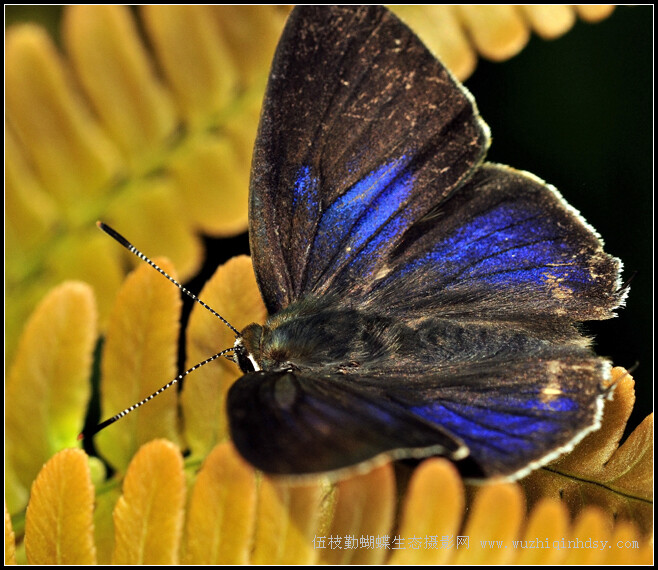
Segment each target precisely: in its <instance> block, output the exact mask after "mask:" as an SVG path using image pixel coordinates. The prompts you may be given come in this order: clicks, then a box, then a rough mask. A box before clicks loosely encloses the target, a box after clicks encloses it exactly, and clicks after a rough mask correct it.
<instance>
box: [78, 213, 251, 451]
mask: <svg viewBox="0 0 658 570" xmlns="http://www.w3.org/2000/svg"><path fill="white" fill-rule="evenodd" d="M96 225H97V226H98V227H99V228H100V229H101V230H103V231H104V232H105V233H106V234H107V235H109V236H110V237H112V238H113V239H115V240H116V241H118V242H119V243H120V244H121V245H122V246H123V247H125V248H126V249H127V250H128V251H129V252H130V253H132V254H133V255H136V256H137V257H139V259H141V260H142V261H145V262H146V263H148V264H149V265H150V266H151V267H152V268H153V269H155V270H156V271H158V273H160V274H161V275H164V276H165V277H166V278H167V279H169V281H171V282H172V283H173V284H174V285H176V287H178V288H179V289H180V290H181V291H182V292H183V293H185V294H186V295H187V296H188V297H191V298H192V299H193V300H194V301H196V302H197V303H199V304H200V305H201V306H202V307H204V308H205V309H207V310H208V311H210V312H211V313H212V314H213V315H215V316H216V317H217V318H218V319H219V320H221V321H222V322H223V323H224V324H225V325H226V326H227V327H228V328H230V329H231V330H232V331H233V333H234V334H235V337H236V338H239V337H240V332H239V331H238V329H236V328H235V327H234V326H233V325H232V324H231V323H229V322H228V321H227V320H226V319H225V318H224V317H222V316H221V315H220V314H219V313H218V312H217V311H215V310H214V309H212V308H211V307H209V306H208V305H207V304H206V303H204V302H203V301H202V300H201V299H199V298H198V297H197V296H196V295H195V294H194V293H191V292H190V291H188V290H187V289H186V288H185V287H183V286H182V285H181V284H180V283H179V282H178V281H176V280H175V279H174V278H173V277H172V276H171V275H169V274H168V273H167V272H166V271H164V270H163V269H162V268H161V267H159V266H158V265H156V264H155V263H154V262H153V261H151V260H150V259H149V258H148V257H146V256H145V255H144V254H143V253H142V252H141V251H139V250H138V249H137V248H136V247H135V246H134V245H133V244H131V243H130V242H129V241H128V240H127V239H126V238H125V237H123V236H122V235H121V234H120V233H119V232H117V231H116V230H114V229H112V228H111V227H110V226H108V225H107V224H104V223H103V222H96ZM234 350H235V349H234V347H230V348H226V349H224V350H222V351H221V352H218V353H217V354H215V355H213V356H211V357H210V358H207V359H206V360H204V361H203V362H199V363H198V364H195V365H194V366H192V368H190V369H189V370H186V371H185V372H183V373H181V374H179V375H178V376H177V377H176V378H174V379H173V380H171V381H170V382H167V384H165V385H164V386H163V387H162V388H160V389H159V390H156V391H155V392H153V394H151V395H150V396H147V397H146V398H144V399H143V400H141V401H140V402H137V403H136V404H133V405H132V406H130V407H128V408H126V409H125V410H123V411H122V412H119V413H118V414H117V415H115V416H112V417H111V418H109V419H107V420H105V421H104V422H101V423H100V424H98V425H97V426H96V427H94V428H92V429H91V430H87V431H86V432H82V433H81V434H80V435H79V436H78V439H79V440H80V439H83V438H88V437H92V436H94V435H95V434H97V433H98V432H99V431H101V430H102V429H105V428H106V427H107V426H109V425H111V424H113V423H114V422H116V421H118V420H120V419H121V418H123V417H124V416H126V415H127V414H129V413H130V412H132V411H133V410H136V409H137V408H139V407H140V406H143V405H144V404H146V402H149V401H150V400H152V399H153V398H155V397H156V396H158V395H160V394H162V392H164V391H165V390H166V389H167V388H171V387H172V386H173V385H174V384H176V383H177V382H180V381H181V380H182V379H183V378H184V377H185V376H187V375H188V374H189V373H190V372H194V371H195V370H196V369H197V368H201V367H202V366H204V365H206V364H208V363H209V362H212V361H213V360H216V359H217V358H219V357H220V356H224V355H225V354H226V353H227V352H233V351H234Z"/></svg>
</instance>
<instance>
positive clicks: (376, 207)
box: [304, 155, 414, 271]
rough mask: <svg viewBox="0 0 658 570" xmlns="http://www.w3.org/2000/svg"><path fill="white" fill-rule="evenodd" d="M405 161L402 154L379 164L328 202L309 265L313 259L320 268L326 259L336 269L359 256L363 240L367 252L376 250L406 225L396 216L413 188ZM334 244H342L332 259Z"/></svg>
mask: <svg viewBox="0 0 658 570" xmlns="http://www.w3.org/2000/svg"><path fill="white" fill-rule="evenodd" d="M408 162H409V160H408V158H407V156H406V155H404V156H402V157H400V158H398V159H396V160H393V161H390V162H388V163H386V164H383V165H382V166H380V167H379V168H378V169H377V170H375V171H374V172H371V173H370V174H368V175H367V176H366V177H365V178H363V179H362V180H360V181H359V182H357V183H356V184H354V186H352V188H350V189H349V190H348V191H347V192H345V193H344V194H343V195H342V196H340V197H339V198H338V199H337V200H336V201H335V202H334V203H333V204H331V206H330V207H329V208H328V209H327V210H326V211H325V212H324V213H323V214H322V218H321V221H320V224H319V225H318V229H317V232H316V236H315V239H314V242H313V247H312V248H311V251H312V252H313V259H312V261H311V263H310V266H311V267H314V266H316V264H315V263H314V262H317V266H320V267H326V264H327V263H328V262H330V263H331V267H330V270H331V271H338V270H340V268H342V267H343V266H344V264H345V263H346V262H347V261H348V260H351V259H354V258H357V257H359V256H360V255H362V253H361V252H360V250H361V248H363V246H364V245H365V244H366V243H368V249H367V251H368V253H371V252H372V251H376V249H377V248H378V247H379V246H381V245H382V244H383V243H387V242H388V241H389V240H390V237H391V236H392V235H394V234H396V233H400V232H401V231H402V230H403V229H404V228H406V227H407V226H408V224H409V222H408V221H407V219H406V218H405V217H404V216H400V215H396V214H398V212H399V211H400V210H403V209H404V207H405V205H406V204H407V202H408V199H409V197H410V196H411V193H412V190H413V180H414V177H413V174H412V173H410V172H406V171H405V169H406V167H407V165H408ZM304 180H305V178H304ZM337 243H341V244H345V245H344V248H343V250H342V251H341V253H340V255H339V256H337V257H336V258H334V259H331V258H328V257H327V256H328V255H329V254H335V244H337ZM363 254H365V251H364V252H363Z"/></svg>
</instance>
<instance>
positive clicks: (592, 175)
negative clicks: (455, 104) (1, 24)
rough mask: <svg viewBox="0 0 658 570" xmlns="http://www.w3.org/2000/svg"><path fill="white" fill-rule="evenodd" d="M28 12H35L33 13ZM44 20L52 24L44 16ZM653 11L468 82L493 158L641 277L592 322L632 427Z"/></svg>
mask: <svg viewBox="0 0 658 570" xmlns="http://www.w3.org/2000/svg"><path fill="white" fill-rule="evenodd" d="M59 10H60V8H59V7H45V6H42V7H7V9H6V16H7V22H6V23H7V24H9V23H10V21H12V20H14V19H19V20H23V19H36V20H41V23H44V24H46V25H47V26H48V27H49V29H50V30H51V31H52V32H53V33H54V34H55V35H57V33H58V26H57V23H56V22H57V16H58V15H59ZM26 11H27V12H26ZM44 14H45V16H44ZM652 42H653V8H652V7H651V6H635V7H618V8H617V9H616V10H615V12H614V13H613V14H612V16H611V17H610V18H609V19H607V20H605V21H603V22H600V23H597V24H587V23H583V22H580V21H579V22H577V24H576V25H575V26H574V28H573V29H572V30H571V31H569V32H568V33H567V34H566V35H565V36H563V37H561V38H558V39H557V40H553V41H545V40H542V39H540V38H538V37H536V36H533V37H532V39H531V40H530V43H529V44H528V46H526V48H525V49H524V50H523V51H522V52H521V53H520V54H519V55H517V56H516V57H515V58H513V59H511V60H508V61H505V62H503V63H490V62H487V61H484V60H480V61H479V62H478V67H477V69H476V71H475V73H474V74H473V75H472V76H471V77H470V78H469V79H468V80H467V81H466V86H467V87H468V89H469V90H470V91H471V92H472V93H473V95H474V96H475V99H476V101H477V104H478V107H479V109H480V113H481V115H482V117H483V118H484V120H485V121H486V122H487V123H488V124H489V126H490V127H491V132H492V136H493V143H492V146H491V149H490V151H489V155H488V159H489V160H491V161H494V162H501V163H503V164H509V165H511V166H513V167H515V168H518V169H523V170H528V171H530V172H533V173H534V174H536V175H538V176H539V177H541V178H543V179H544V180H546V181H547V182H549V183H551V184H553V185H554V186H556V187H557V188H558V190H559V191H560V192H561V193H562V195H563V196H564V197H565V199H566V200H567V201H568V202H569V203H570V204H572V205H573V206H574V207H575V208H576V209H578V210H579V211H580V212H581V214H582V215H583V216H584V217H585V219H586V220H587V221H588V222H589V223H590V224H591V225H592V226H594V228H596V230H597V231H598V232H599V233H600V234H601V236H602V237H603V239H604V241H605V244H606V251H607V252H608V253H610V254H612V255H615V256H617V257H619V258H620V259H622V261H623V263H624V273H623V280H624V281H626V280H628V279H629V278H631V277H633V279H632V283H631V291H630V294H629V296H628V299H627V302H626V307H625V308H624V309H621V310H620V311H619V316H618V318H616V319H613V320H610V321H603V322H596V323H588V325H587V330H588V331H590V332H591V333H593V334H595V336H596V345H595V346H596V351H597V352H598V353H599V354H601V355H605V356H608V357H610V358H611V360H612V361H613V363H614V364H615V365H620V366H624V367H631V366H634V365H636V364H637V369H636V370H635V371H634V373H633V376H634V377H635V380H636V392H637V396H638V401H637V403H636V407H635V411H634V412H633V416H632V417H631V421H630V422H629V427H635V426H636V425H637V424H639V422H640V421H642V419H644V417H645V416H646V415H647V414H648V413H650V412H651V411H652V410H653V350H652V349H653V342H652V341H653V338H652V336H653V335H652V332H653V329H652V319H653V187H652V184H653V43H652ZM206 243H207V246H208V256H207V260H206V264H205V266H204V270H203V272H202V273H201V274H200V276H199V277H198V278H197V279H195V280H193V281H192V282H191V283H190V289H191V290H192V291H198V290H199V289H200V288H201V287H202V285H203V282H204V281H205V280H206V279H207V277H208V276H209V275H210V274H212V271H214V269H215V268H216V266H217V265H218V264H219V263H220V262H222V261H224V260H225V259H227V258H229V257H231V256H232V255H234V254H237V253H243V252H244V253H246V252H247V250H248V240H247V238H246V235H243V236H240V237H238V238H234V239H232V240H210V239H209V240H206Z"/></svg>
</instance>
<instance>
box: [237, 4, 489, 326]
mask: <svg viewBox="0 0 658 570" xmlns="http://www.w3.org/2000/svg"><path fill="white" fill-rule="evenodd" d="M487 144H488V136H487V128H486V125H484V123H483V122H482V121H481V119H479V117H478V115H477V113H476V111H475V109H474V106H473V103H472V100H471V99H470V97H469V96H468V95H467V94H466V92H465V90H463V89H462V88H461V87H459V86H458V85H457V83H456V82H455V81H454V80H453V79H452V77H451V76H450V74H449V73H448V72H447V71H446V70H445V68H444V67H443V66H442V65H441V64H440V63H439V62H438V61H437V60H436V59H435V58H434V57H433V56H432V55H431V54H430V53H429V51H428V50H427V49H426V48H425V47H424V46H423V44H422V43H421V42H420V41H419V40H418V38H417V37H416V36H415V35H414V34H413V33H412V32H411V31H410V30H409V29H408V28H407V27H406V26H404V25H403V24H402V23H401V22H400V21H399V20H398V19H397V18H396V17H395V16H393V15H392V14H391V13H390V12H388V11H387V10H385V9H383V8H381V7H376V6H370V7H367V6H366V7H350V6H344V7H327V6H314V7H312V6H307V7H301V8H298V9H296V10H294V11H293V13H292V14H291V16H290V19H289V21H288V24H287V26H286V29H285V31H284V33H283V36H282V38H281V41H280V43H279V47H278V48H277V51H276V55H275V57H274V62H273V64H272V72H271V76H270V81H269V84H268V88H267V93H266V97H265V102H264V107H263V112H262V117H261V124H260V128H259V134H258V139H257V142H256V146H255V149H254V159H253V166H252V181H251V189H250V240H251V249H252V251H256V252H262V254H261V253H259V254H258V255H256V256H254V266H255V270H256V275H257V279H258V283H259V286H260V289H261V292H262V294H263V297H264V300H265V304H266V306H267V308H268V310H269V311H270V313H274V312H276V311H279V310H280V309H282V308H284V307H286V306H287V305H289V304H290V303H291V302H292V301H295V300H297V299H299V298H301V297H302V296H304V295H305V294H308V293H310V292H314V293H317V294H324V293H326V292H328V291H330V290H332V287H333V290H334V291H335V289H336V287H335V286H333V285H332V283H333V282H334V280H335V279H336V278H337V277H338V276H340V275H341V274H344V273H345V272H346V271H348V268H349V266H350V264H354V263H359V264H360V266H361V267H363V266H365V265H367V266H368V269H367V272H368V273H367V274H366V273H364V272H363V271H362V272H361V273H360V274H359V275H358V276H356V277H355V278H354V279H353V280H351V281H349V282H347V283H342V285H341V287H342V289H343V290H344V291H345V292H346V293H347V292H350V291H352V290H356V291H358V289H359V287H360V283H361V282H362V281H363V279H364V277H367V275H374V274H376V273H377V271H378V268H377V260H382V259H385V257H386V256H387V255H388V253H389V252H390V251H391V249H392V248H393V247H394V246H395V243H396V242H397V240H398V239H399V237H400V236H401V235H402V233H403V231H404V230H405V229H406V228H408V227H409V226H410V225H412V224H413V222H414V221H416V220H418V219H419V218H421V217H422V216H423V215H424V214H425V213H427V212H428V210H429V209H430V208H431V207H432V206H433V205H435V204H436V203H437V202H438V201H439V200H440V199H441V197H443V196H446V195H448V194H450V192H451V191H452V190H453V189H454V188H455V187H456V186H457V185H458V184H459V183H460V182H461V181H463V180H464V178H465V177H466V176H467V175H468V174H469V173H470V172H471V171H472V169H473V168H474V166H475V165H477V164H478V163H479V162H480V160H481V159H482V157H483V156H484V152H485V150H486V146H487Z"/></svg>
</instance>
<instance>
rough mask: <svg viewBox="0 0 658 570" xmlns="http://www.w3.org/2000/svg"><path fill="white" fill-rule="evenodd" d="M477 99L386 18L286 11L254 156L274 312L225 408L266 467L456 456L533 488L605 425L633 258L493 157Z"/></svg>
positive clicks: (254, 193) (371, 9)
mask: <svg viewBox="0 0 658 570" xmlns="http://www.w3.org/2000/svg"><path fill="white" fill-rule="evenodd" d="M488 145H489V132H488V127H487V126H486V124H485V123H484V122H483V120H482V119H481V118H480V117H479V115H478V112H477V109H476V107H475V103H474V101H473V99H472V97H471V96H470V94H469V93H468V92H467V91H466V90H465V88H464V87H463V86H461V85H460V84H459V83H458V82H457V81H456V80H455V79H454V78H453V77H452V76H451V75H450V73H449V72H448V71H447V70H446V69H445V68H444V67H443V66H442V64H441V63H440V62H439V61H438V60H437V59H436V58H435V57H434V56H433V55H432V54H431V53H430V52H429V51H428V50H427V49H426V48H425V47H424V45H423V44H422V43H421V41H420V40H419V39H418V38H417V37H416V36H415V35H414V34H413V32H411V31H410V30H409V29H408V28H407V27H406V26H405V25H404V24H403V23H402V22H401V21H400V20H398V19H397V18H396V17H395V16H394V15H393V14H392V13H391V12H389V11H388V10H386V9H385V8H383V7H379V6H367V7H355V6H342V7H327V6H305V7H297V8H295V9H294V10H293V12H292V14H291V15H290V17H289V19H288V22H287V24H286V27H285V30H284V32H283V35H282V37H281V40H280V42H279V45H278V48H277V51H276V54H275V57H274V61H273V63H272V69H271V73H270V78H269V83H268V87H267V91H266V96H265V100H264V107H263V110H262V115H261V122H260V126H259V131H258V137H257V140H256V144H255V149H254V157H253V163H252V178H251V185H250V197H249V235H250V246H251V252H252V259H253V265H254V270H255V273H256V279H257V282H258V286H259V288H260V291H261V294H262V297H263V300H264V301H265V305H266V307H267V310H268V313H269V315H270V316H269V318H268V320H267V322H266V323H265V324H264V325H262V326H261V325H258V324H252V325H249V326H248V327H247V328H246V329H245V330H244V331H242V333H241V334H240V336H238V338H237V340H236V344H235V347H234V349H235V358H236V361H237V362H238V364H239V366H240V368H241V370H242V372H243V373H244V376H242V377H241V378H239V379H238V380H237V381H236V382H235V384H234V385H233V386H232V387H231V389H230V391H229V394H228V400H227V413H228V418H229V426H230V431H231V436H232V439H233V442H234V444H235V446H236V448H237V450H238V451H239V452H240V454H241V455H242V456H243V457H244V458H245V459H247V460H248V461H249V462H250V463H252V464H253V465H254V466H256V467H257V468H258V469H261V470H263V471H265V472H267V473H273V474H281V475H296V474H307V473H319V472H327V471H335V470H340V469H344V468H347V467H350V466H353V465H356V464H359V463H362V462H365V461H369V460H375V459H377V458H380V457H382V456H383V457H389V458H393V459H401V458H421V457H426V456H431V455H441V456H445V457H448V458H450V459H452V460H453V461H455V462H456V464H457V465H458V466H459V467H460V468H462V470H463V471H464V472H465V473H466V474H469V475H471V476H479V477H482V476H483V477H494V476H504V477H508V478H518V477H521V476H523V475H525V474H526V473H528V472H529V471H530V470H532V469H534V468H537V467H539V466H541V465H543V464H545V463H547V462H549V461H551V460H553V459H555V458H557V457H558V456H559V455H560V454H562V453H564V452H565V451H567V450H569V449H571V448H572V447H573V446H574V445H575V443H576V442H578V441H580V440H581V439H582V438H583V437H584V436H585V435H586V434H587V433H589V432H591V431H593V430H595V429H597V428H598V427H599V420H600V417H601V413H602V407H603V401H604V399H605V397H606V395H607V394H608V393H609V391H610V389H609V386H608V382H609V378H610V363H609V362H608V361H607V360H606V359H604V358H600V357H598V356H596V355H595V354H594V353H593V351H592V349H591V348H590V339H588V338H586V337H584V336H582V335H581V334H580V333H579V331H578V330H577V327H576V325H575V323H577V322H581V321H586V320H593V319H606V318H609V317H611V316H613V314H614V313H613V310H614V309H615V308H617V307H619V306H620V305H621V304H622V303H623V301H624V298H625V296H626V294H627V288H623V287H621V283H620V271H621V262H620V261H619V260H618V259H615V258H613V257H611V256H609V255H607V254H606V253H604V251H603V248H602V243H601V240H600V238H599V236H598V235H597V234H596V232H595V231H594V230H593V229H592V228H591V227H590V226H589V225H588V224H587V223H586V222H585V220H584V219H583V218H582V217H581V216H580V215H579V214H578V212H577V211H576V210H574V209H573V208H572V207H571V206H569V205H568V204H567V203H566V202H565V200H564V199H563V198H562V197H561V195H560V194H559V193H558V192H557V190H556V189H555V188H553V187H551V186H550V185H548V184H546V183H544V182H543V181H541V180H540V179H538V178H537V177H535V176H533V175H531V174H528V173H525V172H520V171H517V170H514V169H512V168H510V167H507V166H502V165H497V164H490V163H486V162H484V157H485V153H486V150H487V148H488Z"/></svg>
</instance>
